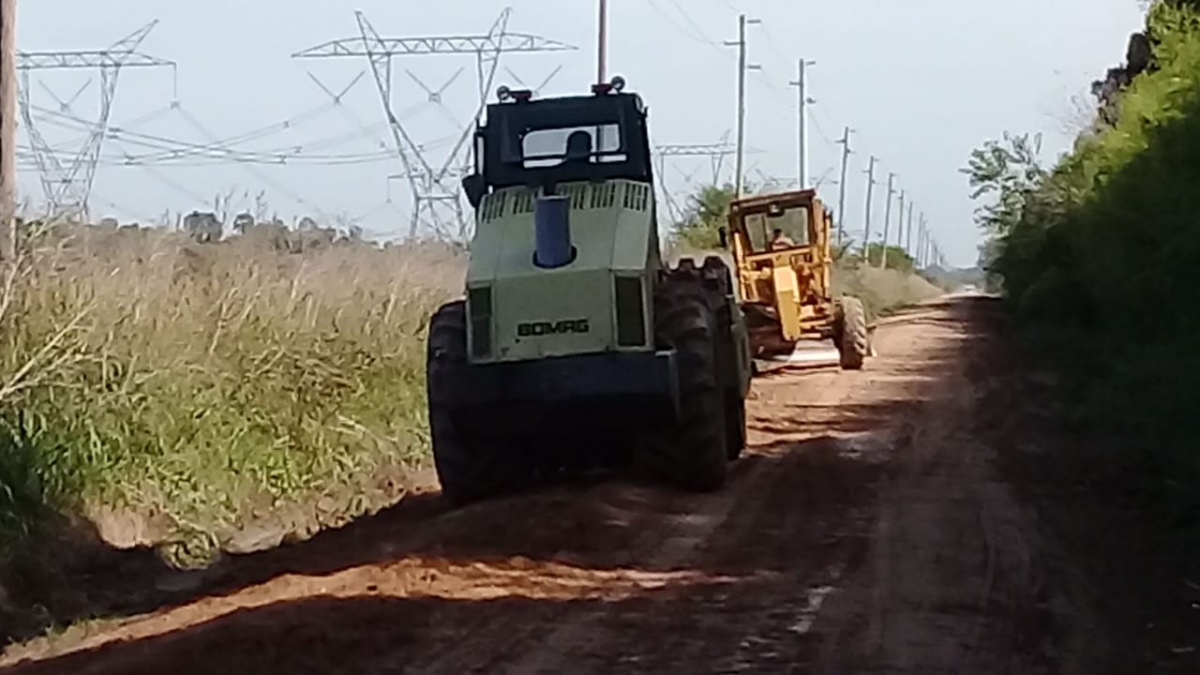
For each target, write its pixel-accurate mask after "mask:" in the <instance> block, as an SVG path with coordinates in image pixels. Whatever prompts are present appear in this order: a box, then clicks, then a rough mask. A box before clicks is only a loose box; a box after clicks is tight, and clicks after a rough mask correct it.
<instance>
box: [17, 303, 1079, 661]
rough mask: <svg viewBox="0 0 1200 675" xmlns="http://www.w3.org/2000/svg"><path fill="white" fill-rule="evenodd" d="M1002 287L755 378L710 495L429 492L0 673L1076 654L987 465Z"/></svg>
mask: <svg viewBox="0 0 1200 675" xmlns="http://www.w3.org/2000/svg"><path fill="white" fill-rule="evenodd" d="M989 304H990V303H989V302H988V301H986V300H980V299H968V298H957V299H948V300H943V301H940V302H938V303H934V304H930V305H926V306H924V307H922V308H919V309H917V310H914V311H912V312H909V313H907V314H904V315H901V316H899V317H896V318H893V319H891V320H889V321H888V322H887V323H885V324H884V325H882V326H881V327H880V328H879V329H878V331H877V332H876V335H875V345H876V350H877V352H878V356H877V357H876V358H874V359H872V360H871V361H870V362H869V363H868V366H867V368H866V369H865V370H864V371H862V372H858V373H837V372H829V371H810V372H804V373H786V374H779V373H776V374H772V375H769V376H766V377H764V378H761V379H760V380H758V381H757V383H756V385H755V394H754V396H755V398H754V400H753V401H751V404H750V425H751V438H750V440H751V444H752V447H751V449H750V451H749V453H748V455H749V456H748V457H746V458H745V459H743V460H742V461H740V462H739V463H738V464H737V465H736V468H735V469H734V475H733V478H732V480H731V482H730V485H729V487H728V489H726V490H725V491H723V492H721V493H719V494H715V495H707V496H688V495H677V494H669V493H665V492H662V491H659V490H655V489H649V488H644V487H637V486H632V485H629V484H626V483H623V482H621V481H618V480H608V481H604V482H601V483H591V484H586V485H576V486H570V487H565V486H564V487H561V488H556V489H554V490H551V491H549V492H545V493H541V494H536V495H528V496H522V497H516V498H512V499H509V500H505V501H501V502H495V503H490V504H483V505H478V506H474V507H471V508H469V509H465V510H461V511H457V512H447V511H446V510H445V508H444V507H443V506H441V505H440V503H439V502H438V501H437V500H436V499H432V498H414V499H413V500H411V501H410V502H408V503H405V504H403V505H401V506H400V507H398V508H396V509H394V510H392V511H391V512H388V513H385V514H382V515H380V516H377V517H375V518H372V519H370V520H368V521H366V522H362V523H359V524H357V525H355V526H353V527H350V528H347V529H346V530H344V531H340V532H332V533H328V534H326V535H323V536H321V537H318V538H317V539H315V540H313V541H310V542H307V543H304V544H300V545H296V546H292V547H288V548H285V549H280V550H277V551H273V552H269V553H266V554H260V555H256V556H250V557H247V558H245V559H242V560H237V561H235V562H234V564H233V565H232V567H231V569H230V571H229V573H228V574H229V576H228V578H227V579H225V580H224V581H223V582H221V588H220V589H219V592H218V593H215V594H213V595H210V596H208V597H206V598H203V599H199V600H196V601H194V602H190V603H188V604H185V605H182V606H178V607H175V608H172V609H167V610H163V611H160V612H158V613H155V614H152V615H147V616H142V617H137V618H133V619H129V620H126V621H124V622H122V623H120V624H116V625H113V624H108V625H101V626H98V627H96V628H95V629H94V630H92V631H91V634H89V635H85V636H83V637H82V639H80V640H75V641H74V642H73V643H67V642H59V643H48V644H36V645H31V646H28V647H26V648H21V649H17V650H13V651H11V652H10V654H9V655H7V656H6V657H5V660H4V661H2V662H0V665H3V666H7V667H6V668H0V672H3V673H5V674H9V675H17V674H20V675H32V674H34V673H74V674H77V675H109V674H116V673H175V674H178V675H185V674H189V673H197V674H199V673H204V674H205V675H209V674H211V673H214V672H215V673H225V674H229V675H233V674H235V673H258V674H265V673H276V672H278V673H358V674H365V673H422V674H455V675H457V674H461V673H513V674H516V673H522V674H525V673H576V674H580V675H583V674H586V673H656V674H657V673H742V672H761V673H914V674H916V673H921V674H922V675H935V674H937V673H972V674H983V673H1041V672H1063V669H1064V668H1065V667H1066V665H1065V664H1064V663H1062V658H1063V657H1062V655H1061V654H1059V653H1058V652H1057V647H1058V645H1060V644H1061V643H1062V642H1063V639H1062V636H1061V635H1059V633H1058V632H1057V631H1056V630H1055V622H1054V621H1053V618H1054V609H1053V606H1054V602H1055V598H1054V597H1053V596H1052V595H1050V594H1049V592H1048V591H1047V588H1048V585H1047V583H1046V578H1045V574H1044V570H1043V568H1042V567H1041V563H1040V562H1039V561H1040V560H1041V559H1042V556H1041V555H1035V553H1036V552H1037V551H1039V548H1040V546H1039V543H1038V542H1037V541H1036V535H1035V534H1033V530H1032V528H1031V527H1030V526H1029V524H1028V518H1027V517H1026V516H1025V515H1024V514H1023V512H1022V510H1021V509H1020V508H1019V507H1018V506H1017V504H1016V503H1015V502H1014V500H1013V499H1012V497H1011V496H1010V494H1009V492H1008V490H1007V488H1006V487H1005V486H1004V485H1003V484H1001V483H1000V482H998V480H997V479H996V478H995V476H994V470H993V468H992V466H991V464H990V460H991V458H992V455H993V453H994V452H995V448H994V445H993V444H992V441H990V440H989V439H990V437H991V436H990V429H991V425H992V424H993V423H994V419H993V418H992V416H993V415H994V414H995V413H994V411H988V410H985V409H984V407H983V406H981V405H979V403H978V395H979V393H980V392H981V391H982V387H985V386H986V385H987V382H988V378H989V372H988V369H987V359H986V358H985V357H986V354H987V350H988V349H989V344H988V343H989V340H988V338H987V336H986V334H985V333H983V332H981V326H982V323H983V322H984V319H985V318H986V315H987V314H988V313H989V312H991V311H993V310H992V309H991V308H990V307H989V306H988V305H989ZM18 659H27V660H26V661H24V662H21V663H16V661H17V660H18Z"/></svg>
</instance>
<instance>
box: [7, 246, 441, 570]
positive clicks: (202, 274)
mask: <svg viewBox="0 0 1200 675" xmlns="http://www.w3.org/2000/svg"><path fill="white" fill-rule="evenodd" d="M69 234H70V235H71V236H69V237H66V238H57V240H55V241H49V240H43V241H41V242H39V245H38V248H37V250H35V251H33V252H32V253H31V254H30V255H29V256H28V259H26V260H25V261H24V262H23V263H22V265H21V267H20V268H19V269H16V270H12V273H11V274H10V275H9V278H8V279H7V281H8V283H7V284H6V285H5V286H4V288H3V289H2V290H3V293H2V296H0V312H2V315H0V322H2V325H0V336H2V338H0V339H2V340H3V349H2V350H0V403H2V404H3V413H2V414H0V550H11V547H10V545H11V544H12V543H13V542H14V541H16V540H18V539H20V538H21V537H23V536H25V535H28V534H29V533H30V531H31V529H33V528H36V527H37V525H38V524H39V523H40V522H44V521H43V519H42V518H40V516H43V515H45V514H48V513H53V512H60V513H62V512H66V513H73V514H78V515H83V516H85V517H87V518H88V519H89V520H90V521H92V522H94V523H95V524H96V526H97V527H98V529H99V530H100V533H101V535H102V536H103V538H104V539H105V540H107V541H109V542H110V543H114V544H117V545H121V546H130V545H136V544H158V545H162V546H163V551H164V553H166V554H167V555H168V557H169V558H172V559H174V561H176V562H178V563H202V562H204V560H205V559H206V558H207V556H208V555H209V554H210V553H211V552H212V551H214V550H215V549H217V548H227V549H228V548H232V549H237V548H239V547H242V548H244V547H246V546H250V545H252V543H248V542H246V541H244V540H239V537H244V536H245V534H244V528H245V527H246V526H247V525H249V524H253V525H254V527H255V528H256V530H257V531H259V532H260V534H261V533H262V532H267V533H268V534H265V535H263V536H265V537H267V538H274V539H275V540H276V541H277V540H278V539H279V538H280V537H282V536H283V535H285V534H297V533H298V534H301V535H303V534H307V533H309V532H311V531H312V530H314V529H316V527H319V526H323V525H329V524H332V523H335V522H341V521H344V520H345V519H347V518H349V517H353V516H355V515H359V514H361V513H363V512H366V511H368V510H371V509H374V508H378V507H380V506H382V505H384V504H385V503H387V502H388V501H389V500H391V499H394V498H395V497H396V496H397V495H398V493H399V492H400V491H401V489H402V487H401V486H400V485H399V483H400V479H402V477H403V472H404V470H405V469H406V468H408V467H411V466H413V465H417V464H420V463H422V462H424V461H425V458H426V436H425V432H424V431H423V429H424V423H425V420H424V410H425V406H424V404H423V391H424V390H423V387H424V351H423V350H424V328H425V323H426V321H427V317H428V315H429V314H430V312H431V311H432V309H433V307H434V306H435V305H437V304H438V303H440V302H441V301H443V300H444V299H446V298H448V297H449V296H450V295H451V292H452V289H453V288H454V287H455V283H456V282H457V281H458V280H459V278H460V276H461V264H460V262H459V261H458V260H456V259H455V254H454V253H452V252H450V251H448V250H443V249H441V248H438V247H408V248H382V249H380V248H375V247H372V246H367V245H363V244H356V243H348V244H345V245H342V246H325V247H321V248H318V249H316V250H307V251H305V252H304V253H303V254H288V253H284V252H279V251H277V250H276V249H275V248H273V247H271V246H269V245H266V244H264V243H263V242H259V241H256V240H254V239H252V238H243V239H240V240H239V239H235V240H233V241H229V242H223V243H218V244H207V245H196V244H193V243H191V242H189V241H188V240H187V239H186V237H184V236H183V235H174V234H171V233H166V232H161V231H151V230H137V229H132V230H112V229H104V228H93V227H87V228H73V229H72V231H71V232H70V233H69Z"/></svg>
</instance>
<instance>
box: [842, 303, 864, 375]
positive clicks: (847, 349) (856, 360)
mask: <svg viewBox="0 0 1200 675" xmlns="http://www.w3.org/2000/svg"><path fill="white" fill-rule="evenodd" d="M834 326H835V328H836V333H835V334H834V340H836V341H837V348H838V353H839V354H840V356H841V366H842V369H843V370H861V369H862V367H863V363H864V362H866V360H867V351H868V336H867V312H866V310H865V309H864V308H863V304H862V301H861V300H859V299H858V298H851V297H843V298H842V299H841V300H840V301H839V302H838V304H837V313H836V318H835V320H834Z"/></svg>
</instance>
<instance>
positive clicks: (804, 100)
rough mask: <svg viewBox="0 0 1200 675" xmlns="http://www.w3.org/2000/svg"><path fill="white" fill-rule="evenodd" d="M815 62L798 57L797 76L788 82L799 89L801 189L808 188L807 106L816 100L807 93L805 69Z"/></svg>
mask: <svg viewBox="0 0 1200 675" xmlns="http://www.w3.org/2000/svg"><path fill="white" fill-rule="evenodd" d="M816 64H817V62H816V61H806V60H804V59H800V68H799V77H798V78H797V79H796V81H795V82H791V83H790V84H791V85H792V86H793V87H796V88H798V89H799V90H800V106H799V116H800V130H799V133H798V136H799V141H800V152H799V157H798V161H799V163H800V167H799V168H800V173H799V176H800V181H799V187H800V189H801V190H804V189H806V188H808V106H810V105H812V104H814V103H816V102H817V101H816V99H814V98H811V97H810V96H809V95H808V79H807V77H806V72H805V71H806V70H807V69H808V66H815V65H816Z"/></svg>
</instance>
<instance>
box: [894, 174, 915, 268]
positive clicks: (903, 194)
mask: <svg viewBox="0 0 1200 675" xmlns="http://www.w3.org/2000/svg"><path fill="white" fill-rule="evenodd" d="M907 196H908V193H907V192H906V191H904V190H901V191H900V198H899V199H900V211H899V212H898V216H897V217H896V227H898V228H899V230H900V232H901V234H903V233H904V202H905V199H906V198H907ZM909 228H910V229H911V228H912V223H909ZM908 236H909V238H910V239H911V238H912V232H909V233H908ZM901 245H903V244H901ZM904 250H905V251H907V252H908V254H909V255H910V256H911V255H912V249H911V248H907V247H906V248H905V249H904Z"/></svg>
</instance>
